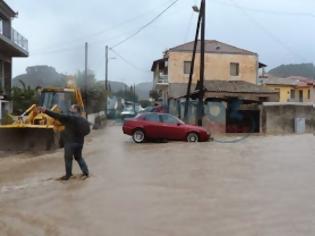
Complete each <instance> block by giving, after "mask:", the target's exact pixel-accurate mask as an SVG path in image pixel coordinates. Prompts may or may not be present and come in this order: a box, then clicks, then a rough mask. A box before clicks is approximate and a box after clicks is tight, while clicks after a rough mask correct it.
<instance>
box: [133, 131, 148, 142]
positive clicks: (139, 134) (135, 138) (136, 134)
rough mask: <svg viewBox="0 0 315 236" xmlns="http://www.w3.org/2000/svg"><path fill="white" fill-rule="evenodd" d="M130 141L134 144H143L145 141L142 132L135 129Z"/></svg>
mask: <svg viewBox="0 0 315 236" xmlns="http://www.w3.org/2000/svg"><path fill="white" fill-rule="evenodd" d="M132 139H133V141H134V142H135V143H143V141H144V139H145V135H144V132H143V130H141V129H137V130H136V131H135V132H133V134H132Z"/></svg>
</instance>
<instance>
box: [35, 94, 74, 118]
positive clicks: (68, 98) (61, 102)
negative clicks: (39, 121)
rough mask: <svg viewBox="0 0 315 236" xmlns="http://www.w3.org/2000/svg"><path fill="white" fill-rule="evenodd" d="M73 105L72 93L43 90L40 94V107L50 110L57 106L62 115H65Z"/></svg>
mask: <svg viewBox="0 0 315 236" xmlns="http://www.w3.org/2000/svg"><path fill="white" fill-rule="evenodd" d="M74 103H75V95H74V93H73V92H68V91H61V90H60V91H58V90H48V89H44V90H43V91H42V92H41V101H40V105H41V106H42V107H46V108H47V109H51V108H52V107H53V106H55V105H57V106H58V108H59V109H60V110H61V112H62V113H64V114H67V113H68V112H69V109H70V107H71V105H72V104H74Z"/></svg>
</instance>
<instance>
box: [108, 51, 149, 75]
mask: <svg viewBox="0 0 315 236" xmlns="http://www.w3.org/2000/svg"><path fill="white" fill-rule="evenodd" d="M110 50H111V52H112V53H113V54H115V55H116V56H117V57H119V58H120V59H121V60H122V61H123V62H125V63H126V64H127V65H129V66H131V67H132V68H134V69H135V70H137V71H141V72H144V73H149V72H150V71H149V70H145V69H141V68H139V67H137V66H136V65H134V64H133V63H132V62H130V61H129V60H127V59H126V58H124V57H123V56H121V55H120V54H119V53H118V52H117V51H116V50H114V49H113V48H110Z"/></svg>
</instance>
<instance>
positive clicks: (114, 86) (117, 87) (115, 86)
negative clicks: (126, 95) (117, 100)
mask: <svg viewBox="0 0 315 236" xmlns="http://www.w3.org/2000/svg"><path fill="white" fill-rule="evenodd" d="M108 82H109V86H110V89H111V91H112V92H113V93H116V92H118V91H121V90H126V89H129V87H128V86H127V84H125V83H123V82H118V81H108ZM97 84H98V85H99V86H102V87H104V88H105V81H104V80H100V81H97Z"/></svg>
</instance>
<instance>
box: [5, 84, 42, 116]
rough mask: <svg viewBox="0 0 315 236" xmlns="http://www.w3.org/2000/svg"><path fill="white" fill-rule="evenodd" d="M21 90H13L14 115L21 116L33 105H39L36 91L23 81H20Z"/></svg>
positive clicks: (17, 88) (16, 88)
mask: <svg viewBox="0 0 315 236" xmlns="http://www.w3.org/2000/svg"><path fill="white" fill-rule="evenodd" d="M19 82H20V84H21V85H22V87H21V88H19V87H13V88H12V90H11V95H12V102H13V114H14V115H20V114H22V113H23V112H24V111H25V110H26V109H27V108H29V107H30V106H31V105H33V104H35V103H37V96H36V90H35V89H32V88H31V87H30V86H27V87H26V85H25V83H24V82H23V81H19Z"/></svg>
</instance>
